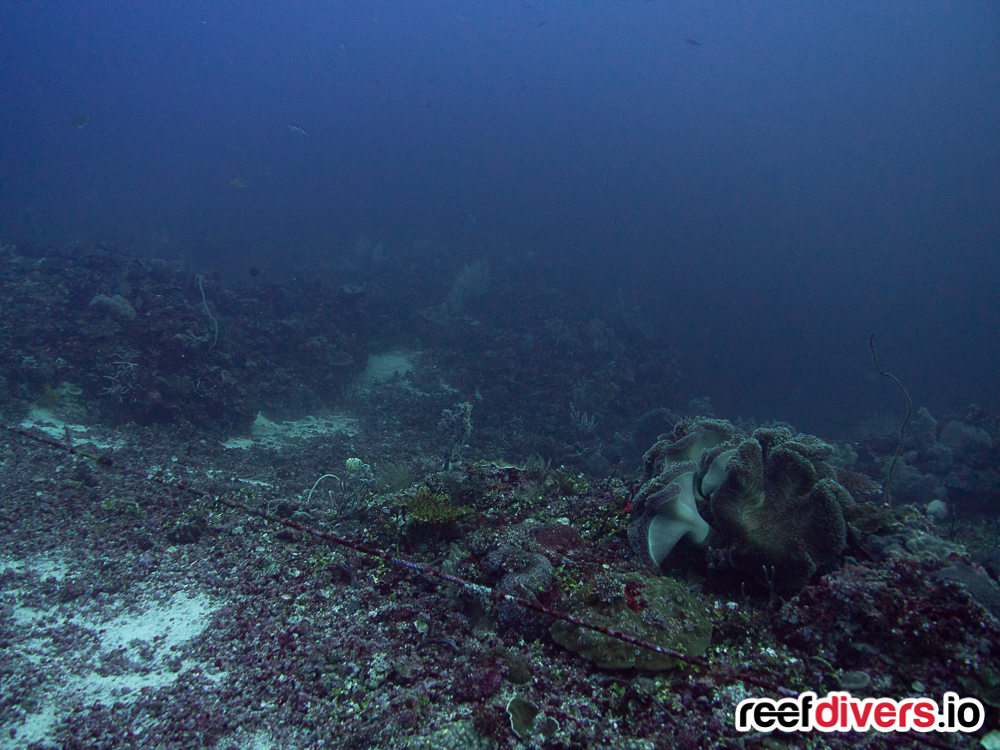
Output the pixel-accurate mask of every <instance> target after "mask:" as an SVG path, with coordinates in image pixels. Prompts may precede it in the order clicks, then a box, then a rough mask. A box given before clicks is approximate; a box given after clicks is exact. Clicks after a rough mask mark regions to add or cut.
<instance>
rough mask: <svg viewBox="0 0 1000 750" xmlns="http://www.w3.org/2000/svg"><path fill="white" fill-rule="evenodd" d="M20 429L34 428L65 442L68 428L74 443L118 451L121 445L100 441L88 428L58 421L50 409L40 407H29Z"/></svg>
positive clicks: (119, 443)
mask: <svg viewBox="0 0 1000 750" xmlns="http://www.w3.org/2000/svg"><path fill="white" fill-rule="evenodd" d="M21 427H23V428H24V429H26V430H30V429H31V428H32V427H34V428H35V429H38V430H41V431H42V432H44V433H46V434H47V435H50V436H52V437H54V438H55V439H56V440H59V441H65V440H66V429H67V428H69V434H70V435H71V436H72V437H73V440H74V441H76V442H87V443H91V444H93V445H95V446H97V447H98V448H101V449H104V450H108V449H118V448H119V447H121V445H122V442H121V441H120V440H101V439H100V438H98V437H96V436H95V435H92V434H89V433H91V432H92V431H91V428H90V427H87V426H86V425H82V424H73V423H71V422H65V421H63V420H61V419H59V417H57V416H56V415H55V414H54V413H53V412H52V411H51V410H50V409H43V408H42V407H40V406H33V407H31V411H29V412H28V416H27V417H26V418H25V419H24V420H22V422H21Z"/></svg>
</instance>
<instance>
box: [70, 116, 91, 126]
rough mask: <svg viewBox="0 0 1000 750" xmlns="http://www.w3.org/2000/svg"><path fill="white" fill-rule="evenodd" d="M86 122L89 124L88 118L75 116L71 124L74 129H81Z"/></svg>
mask: <svg viewBox="0 0 1000 750" xmlns="http://www.w3.org/2000/svg"><path fill="white" fill-rule="evenodd" d="M88 122H90V118H89V117H84V116H83V115H77V116H76V117H74V118H73V122H72V123H71V124H72V125H73V127H74V128H82V127H85V126H86V125H87V123H88Z"/></svg>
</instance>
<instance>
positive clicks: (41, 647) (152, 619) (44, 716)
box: [0, 558, 222, 747]
mask: <svg viewBox="0 0 1000 750" xmlns="http://www.w3.org/2000/svg"><path fill="white" fill-rule="evenodd" d="M36 563H37V564H36ZM0 567H6V568H8V569H13V570H19V571H28V574H27V576H25V577H22V578H21V579H20V585H19V586H16V587H15V586H12V585H10V584H8V586H7V587H6V588H5V589H4V590H3V591H0V597H2V600H3V602H4V603H5V604H7V605H9V606H11V607H12V609H10V610H7V614H8V616H11V617H13V618H15V621H16V622H17V631H18V633H19V634H20V636H21V637H18V638H15V639H12V642H11V643H10V645H9V646H8V654H7V655H8V662H7V666H8V667H9V668H10V669H11V672H12V674H13V675H18V674H23V673H25V672H30V673H33V674H34V675H35V678H36V679H37V680H38V682H37V684H35V685H34V686H32V688H31V689H30V691H29V695H28V697H27V698H26V699H24V700H22V702H21V704H20V705H19V708H20V709H21V716H20V717H19V719H17V720H14V721H11V722H9V723H8V724H5V725H3V726H0V737H2V738H4V739H7V738H10V737H11V735H10V732H11V731H12V730H14V731H15V735H14V737H15V738H16V744H17V746H18V747H23V746H25V745H27V744H29V743H32V742H51V741H52V735H53V732H54V730H55V728H56V727H57V726H58V724H59V723H60V722H61V721H62V720H63V719H64V718H65V716H66V715H68V714H69V712H70V711H72V709H73V707H74V706H75V705H80V704H83V705H88V706H89V705H93V704H94V703H95V702H100V703H102V704H103V705H105V706H110V705H113V704H114V703H115V702H123V703H129V702H131V701H132V700H134V699H135V697H136V696H138V695H139V691H141V690H142V688H145V687H150V688H159V687H164V686H166V685H169V684H171V683H172V682H174V681H175V680H176V679H177V676H178V674H180V673H181V672H183V671H184V670H185V669H188V668H190V667H192V666H195V665H194V664H189V663H187V662H185V661H184V660H182V659H181V658H180V656H179V652H178V651H177V650H176V648H177V647H179V646H181V645H182V644H185V643H187V642H188V641H190V640H192V639H193V638H196V637H197V636H198V635H200V634H201V633H202V631H204V630H205V628H206V627H208V625H209V623H210V622H211V614H212V611H213V610H214V609H215V608H216V606H217V605H216V604H215V603H213V602H212V601H211V600H210V599H209V598H208V597H206V596H204V595H203V594H194V595H187V594H183V593H181V594H176V595H174V596H173V597H172V598H170V599H168V600H165V601H161V602H152V601H150V602H145V603H142V602H140V603H139V604H137V605H136V604H133V605H132V606H131V607H126V605H125V604H124V602H122V603H118V602H115V601H114V600H111V601H110V602H105V603H104V604H103V605H101V606H102V608H103V611H104V612H105V613H107V612H108V610H109V609H110V610H112V612H113V611H114V610H115V609H118V610H119V611H118V613H117V614H115V615H114V616H113V617H112V618H111V619H107V616H106V615H105V616H104V617H100V616H98V615H97V614H96V611H95V610H96V606H95V603H94V600H93V599H92V598H90V597H81V598H80V599H77V600H74V601H71V602H67V603H62V604H53V605H52V606H48V607H44V608H42V607H38V606H31V605H30V604H28V605H25V604H23V603H19V602H18V600H20V599H22V598H24V597H25V596H27V594H26V590H28V589H29V588H32V587H34V586H36V585H38V584H39V583H40V582H42V581H44V580H46V579H47V578H49V577H51V576H53V575H54V574H55V573H57V572H58V573H62V574H65V573H66V571H67V570H68V568H69V566H67V565H61V566H60V565H58V564H55V563H53V562H52V560H51V559H49V558H44V559H43V558H38V559H37V560H31V561H27V563H23V562H22V563H20V564H13V565H12V564H10V563H8V564H6V565H5V566H0ZM8 580H10V579H9V577H8ZM36 601H37V600H36ZM70 644H72V645H70ZM205 671H206V672H210V671H211V672H214V671H215V670H214V669H213V670H208V669H207V668H206V669H205ZM221 676H222V675H221V674H218V675H216V677H218V678H221ZM12 679H16V677H15V678H12ZM0 744H2V743H0Z"/></svg>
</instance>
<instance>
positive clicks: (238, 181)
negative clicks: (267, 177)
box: [229, 177, 250, 188]
mask: <svg viewBox="0 0 1000 750" xmlns="http://www.w3.org/2000/svg"><path fill="white" fill-rule="evenodd" d="M229 184H230V185H232V186H233V187H234V188H245V187H249V186H250V183H249V182H247V181H246V180H244V179H243V178H242V177H234V178H233V179H231V180H230V181H229Z"/></svg>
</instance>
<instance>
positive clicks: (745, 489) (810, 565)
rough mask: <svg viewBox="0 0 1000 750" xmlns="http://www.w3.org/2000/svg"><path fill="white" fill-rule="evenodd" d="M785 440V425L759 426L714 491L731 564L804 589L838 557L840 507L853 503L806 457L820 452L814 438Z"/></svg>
mask: <svg viewBox="0 0 1000 750" xmlns="http://www.w3.org/2000/svg"><path fill="white" fill-rule="evenodd" d="M782 433H784V434H782ZM790 438H791V434H790V433H788V431H787V430H783V431H775V430H767V431H764V430H757V431H756V432H755V433H754V435H753V437H751V438H750V439H749V440H745V441H744V442H743V443H742V444H741V445H740V447H739V448H738V449H737V450H736V451H735V453H734V454H733V455H732V456H731V457H730V458H729V461H728V463H727V466H726V475H725V478H724V479H723V480H722V483H721V484H720V485H719V487H718V489H716V490H715V492H714V493H713V495H712V516H713V518H714V519H715V522H716V524H718V527H719V530H720V531H721V532H722V534H723V535H724V536H725V538H726V541H727V543H728V544H729V560H730V562H731V563H732V565H733V566H734V567H736V568H739V569H742V570H747V571H749V572H750V573H752V574H753V575H755V576H756V577H757V578H758V580H760V581H761V582H765V583H768V585H771V586H774V588H775V589H778V590H789V589H797V588H801V587H802V586H804V585H805V584H806V583H807V582H808V581H809V578H810V577H811V576H812V574H813V573H815V572H816V570H817V567H818V566H820V565H823V564H824V563H829V562H831V561H833V560H835V559H836V558H837V557H838V556H839V555H840V553H841V552H842V551H843V549H844V546H845V544H846V534H847V525H846V523H845V522H844V508H845V507H848V506H850V505H852V504H853V500H852V499H851V496H850V495H849V494H848V492H847V490H845V489H844V488H843V487H841V486H840V485H839V484H837V482H836V481H834V480H833V479H831V478H822V479H821V478H819V475H820V472H818V471H817V467H816V466H815V465H814V464H813V462H812V461H811V460H810V457H816V456H818V455H822V451H820V450H819V448H818V446H817V445H816V444H815V442H814V441H806V440H802V439H801V436H800V437H796V438H795V439H790ZM821 468H822V470H825V471H824V473H831V471H832V470H830V468H829V467H828V466H826V465H825V464H822V465H821Z"/></svg>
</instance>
